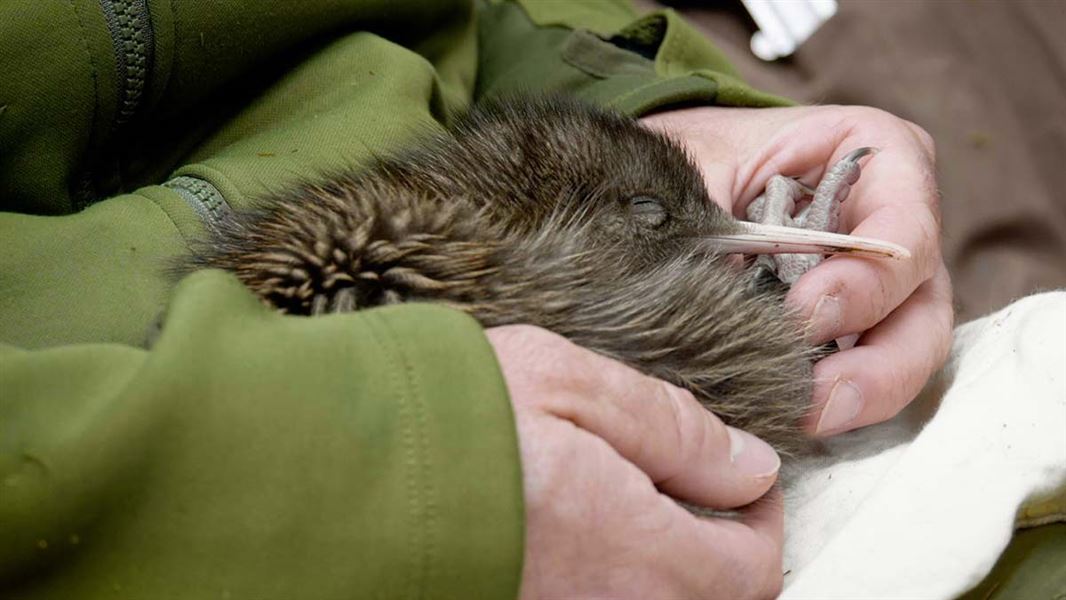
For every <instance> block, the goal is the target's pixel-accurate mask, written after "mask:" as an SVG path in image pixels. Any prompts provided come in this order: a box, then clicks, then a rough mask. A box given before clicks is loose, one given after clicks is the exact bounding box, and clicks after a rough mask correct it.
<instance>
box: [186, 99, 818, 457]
mask: <svg viewBox="0 0 1066 600" xmlns="http://www.w3.org/2000/svg"><path fill="white" fill-rule="evenodd" d="M736 231H739V224H738V222H737V221H735V220H734V219H733V218H732V217H731V216H730V215H728V214H726V213H725V212H724V211H723V210H721V209H720V208H719V207H718V206H717V205H716V204H715V203H714V202H713V201H712V200H711V198H710V197H709V196H708V194H707V191H706V188H705V186H704V182H703V180H702V178H701V176H700V174H699V172H698V171H697V169H696V167H695V166H694V165H693V163H692V161H691V160H690V159H689V157H688V156H687V155H686V153H685V152H684V150H683V149H682V148H681V147H680V146H679V145H677V144H676V143H675V142H672V141H671V140H669V139H667V138H666V137H664V136H662V135H660V134H657V133H653V132H651V131H648V130H646V129H644V128H642V127H640V126H639V125H638V124H637V123H636V122H635V121H634V120H632V119H630V118H627V117H624V116H621V115H617V114H613V113H609V112H605V111H603V110H600V109H595V108H592V107H590V106H587V105H584V104H581V103H578V102H576V101H574V100H568V99H564V98H541V99H520V98H512V99H507V100H502V101H498V102H495V103H492V104H486V105H483V106H480V107H476V108H475V109H473V110H472V111H471V112H470V113H469V114H468V115H467V116H465V117H463V118H461V119H459V120H458V122H457V123H455V124H454V125H453V126H452V127H450V128H449V129H448V130H447V131H445V132H444V133H440V134H436V135H434V136H431V137H429V138H428V139H424V140H423V141H422V143H421V144H420V145H419V146H418V147H417V148H415V149H412V150H410V151H408V152H405V153H401V154H398V155H396V156H394V157H390V158H385V159H379V160H377V161H376V162H374V163H372V164H370V165H369V166H367V167H365V168H363V169H361V170H354V171H351V172H348V173H342V174H338V175H336V176H334V177H330V178H327V180H325V181H322V182H318V183H307V184H304V185H300V186H296V187H293V188H292V189H289V190H287V191H285V192H284V193H281V194H279V195H276V196H274V197H272V198H267V199H266V200H265V201H264V202H262V203H261V205H260V207H259V208H257V209H254V210H248V211H238V212H234V213H231V214H229V215H228V216H227V218H226V219H225V220H224V221H223V222H222V223H221V224H220V225H219V227H218V228H217V229H216V230H215V231H214V232H213V233H212V234H211V236H210V238H209V239H207V240H205V241H204V243H202V244H200V245H199V246H198V247H197V249H196V251H195V253H194V255H193V256H192V257H191V258H189V259H188V260H187V261H186V262H185V263H184V264H183V266H182V270H184V271H188V270H192V269H197V268H221V269H224V270H227V271H230V272H232V273H234V274H236V276H237V277H238V278H239V279H240V280H241V281H242V282H243V283H244V285H246V286H247V287H248V288H249V289H251V290H252V291H253V292H254V293H255V294H257V295H258V296H259V298H261V299H262V301H263V302H264V303H266V304H267V305H269V306H271V307H274V308H276V309H277V310H279V311H282V312H285V313H289V314H298V315H317V314H323V313H329V312H344V311H351V310H359V309H364V308H369V307H373V306H379V305H385V304H393V303H399V302H440V303H444V304H447V305H449V306H452V307H455V308H457V309H459V310H462V311H465V312H467V313H468V314H470V315H471V316H473V317H474V318H475V319H477V320H478V321H479V322H480V323H481V324H482V325H484V326H485V327H492V326H497V325H505V324H516V323H524V324H531V325H537V326H540V327H543V328H545V329H548V330H551V331H554V332H556V333H558V334H560V335H563V336H565V337H567V338H568V339H570V340H571V341H573V342H575V343H577V344H578V345H581V346H583V347H585V348H588V349H591V350H594V351H596V352H599V353H601V354H603V355H606V356H608V357H611V358H614V359H617V360H619V361H621V362H623V363H625V364H628V365H630V366H632V367H634V368H636V369H638V370H640V371H642V372H644V373H646V374H648V375H652V376H654V377H658V378H660V379H664V380H666V381H669V382H671V383H674V384H676V385H678V386H681V387H684V388H687V389H688V390H690V391H692V392H693V394H694V395H695V396H696V398H698V399H699V400H700V402H701V403H703V404H704V405H705V406H706V407H707V408H708V409H709V410H711V411H713V412H714V413H715V414H717V415H718V416H720V417H721V418H722V419H723V420H724V421H726V422H727V423H729V424H731V425H733V426H736V427H740V428H742V429H745V430H747V431H749V432H751V433H753V434H755V435H757V436H759V437H761V438H763V439H765V440H767V441H768V442H769V443H771V444H772V445H773V446H774V447H775V448H776V449H777V450H778V451H780V452H782V453H784V454H786V455H788V454H794V453H796V452H797V451H800V450H801V449H803V448H805V447H806V442H805V438H804V436H803V435H802V433H801V429H800V421H801V419H802V417H803V415H804V413H805V412H806V410H807V406H808V403H809V400H810V396H811V387H812V378H811V377H812V359H813V357H814V350H813V349H811V348H810V347H809V346H808V345H807V344H805V343H804V342H803V336H802V329H801V326H800V323H799V321H798V320H797V319H796V318H794V316H793V315H792V314H790V313H789V311H788V310H787V309H786V308H785V307H784V303H783V298H784V296H783V292H784V289H783V287H777V286H764V285H757V282H756V281H755V277H756V275H755V273H754V270H752V269H748V270H744V269H741V268H738V267H737V266H735V264H734V263H731V262H729V261H727V260H726V259H725V256H724V255H722V254H720V253H718V252H717V251H716V250H715V249H714V247H713V246H711V245H709V244H708V243H707V237H708V236H709V235H720V234H728V233H733V232H736Z"/></svg>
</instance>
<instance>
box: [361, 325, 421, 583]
mask: <svg viewBox="0 0 1066 600" xmlns="http://www.w3.org/2000/svg"><path fill="white" fill-rule="evenodd" d="M366 316H367V319H366V322H367V324H368V325H369V326H370V327H369V328H368V329H369V330H370V335H371V337H372V338H373V339H374V342H375V343H376V344H377V346H378V347H379V348H381V349H382V350H383V351H384V352H385V354H386V355H387V356H388V359H389V363H390V365H393V366H395V365H400V366H401V367H403V368H404V372H405V373H404V374H406V371H407V370H408V365H407V361H406V360H404V358H403V354H402V352H401V351H400V349H399V348H398V345H397V344H396V342H394V341H393V340H392V338H391V337H390V336H388V335H382V334H381V333H380V332H379V331H378V328H379V327H380V328H384V329H388V326H387V325H386V324H385V322H384V319H382V318H381V317H378V316H377V315H374V314H373V313H368V314H367V315H366ZM401 379H402V377H401V374H400V373H398V372H397V370H396V369H395V368H390V369H389V380H390V384H391V385H390V386H389V387H390V389H391V390H393V394H394V396H395V400H396V402H397V404H398V405H399V413H398V414H399V416H400V422H401V428H402V429H401V432H400V441H401V443H402V445H403V453H404V468H405V470H406V473H405V477H404V480H405V481H404V482H405V486H406V488H407V521H408V525H407V526H408V531H407V538H408V539H407V543H408V552H407V556H408V561H407V562H408V564H409V565H410V567H409V569H408V570H407V572H408V573H409V574H411V577H408V578H407V579H406V581H407V584H408V589H407V590H406V592H405V594H404V597H407V598H415V597H421V596H423V595H424V594H423V592H424V589H425V585H424V581H423V580H422V575H423V573H424V570H425V569H424V566H423V565H424V564H425V563H426V550H425V544H424V540H423V539H422V532H423V528H422V526H421V525H422V523H421V522H420V521H421V517H422V515H423V514H424V513H425V510H424V508H423V498H422V490H421V489H420V488H419V485H418V477H419V475H421V474H422V469H421V468H420V467H421V462H422V461H420V460H419V456H418V454H419V444H418V441H417V440H416V439H415V437H416V435H417V432H416V428H417V425H416V423H415V421H416V419H415V418H414V416H413V415H412V412H413V407H412V404H413V403H412V401H411V394H410V391H411V390H410V387H411V386H410V379H409V378H408V380H407V381H406V382H405V381H401Z"/></svg>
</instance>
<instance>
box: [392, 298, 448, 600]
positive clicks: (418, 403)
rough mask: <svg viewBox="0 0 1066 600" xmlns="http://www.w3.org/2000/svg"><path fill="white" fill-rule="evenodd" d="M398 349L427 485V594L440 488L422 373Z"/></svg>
mask: <svg viewBox="0 0 1066 600" xmlns="http://www.w3.org/2000/svg"><path fill="white" fill-rule="evenodd" d="M379 321H380V322H381V324H382V325H383V326H384V328H385V329H387V330H388V331H389V333H390V334H391V336H390V340H396V339H397V338H396V332H395V330H393V329H392V327H391V326H390V325H389V322H388V321H387V320H385V319H380V318H379ZM392 343H393V344H394V345H395V347H396V348H397V350H398V355H399V358H400V363H401V364H402V365H403V370H404V375H406V382H407V390H408V391H409V392H410V395H409V399H410V400H411V408H412V409H413V412H414V429H415V434H414V435H415V438H416V439H415V443H416V444H417V455H418V458H419V459H420V460H419V464H418V475H419V478H421V480H422V482H423V484H422V489H421V490H420V491H421V496H420V497H421V499H422V501H423V505H422V510H423V514H422V527H421V531H422V533H423V538H422V546H421V548H422V550H423V552H422V556H421V561H420V565H419V566H420V567H421V569H420V570H419V571H417V576H416V581H419V582H420V585H419V595H420V596H421V595H424V592H425V590H426V584H427V583H428V582H430V581H432V580H433V575H434V573H433V571H434V569H435V567H436V560H435V559H436V556H437V537H438V536H437V529H438V526H437V516H438V514H437V509H438V504H439V503H438V498H437V490H436V487H435V486H434V485H433V479H432V477H433V465H432V459H431V456H430V452H429V436H428V434H427V425H426V406H425V404H426V399H425V397H424V396H423V395H422V390H421V386H420V385H419V381H418V374H417V372H416V371H415V369H414V367H413V366H412V364H411V361H410V360H409V359H408V356H407V354H406V353H405V352H404V351H403V345H402V344H401V343H399V342H396V341H394V342H392Z"/></svg>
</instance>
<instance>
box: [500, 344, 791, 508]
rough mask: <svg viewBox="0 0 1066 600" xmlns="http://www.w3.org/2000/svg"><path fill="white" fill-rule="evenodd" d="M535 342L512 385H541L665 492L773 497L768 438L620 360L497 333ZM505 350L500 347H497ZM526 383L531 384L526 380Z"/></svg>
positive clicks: (550, 402) (555, 405)
mask: <svg viewBox="0 0 1066 600" xmlns="http://www.w3.org/2000/svg"><path fill="white" fill-rule="evenodd" d="M515 331H518V332H519V333H520V334H524V335H527V336H532V337H533V338H536V339H518V340H512V341H511V342H510V343H512V344H515V345H516V346H517V347H521V348H523V349H529V350H525V352H526V356H527V358H528V361H527V362H525V363H524V365H523V367H522V368H521V369H514V370H509V369H511V367H509V366H508V365H506V364H505V365H502V366H503V367H504V375H505V377H506V379H507V382H508V387H509V388H512V397H514V396H515V394H514V389H515V388H514V387H513V386H521V385H528V382H530V381H532V380H536V384H535V385H536V388H537V389H538V390H547V392H544V391H539V392H538V393H537V394H535V397H536V403H537V408H538V409H539V410H543V411H545V412H547V413H549V414H552V415H555V416H557V417H559V418H563V419H567V420H569V421H571V422H573V423H574V424H575V425H577V426H578V427H580V428H582V429H584V430H586V431H589V432H590V433H592V434H594V435H596V436H598V437H600V438H602V439H603V440H604V441H606V442H607V443H608V444H609V445H610V446H611V447H613V448H614V449H615V450H616V451H617V452H618V453H619V454H621V455H622V456H623V457H625V458H626V459H627V460H628V461H629V462H631V463H633V464H634V465H636V466H637V467H638V468H640V469H641V470H642V471H643V472H645V473H646V474H647V475H648V477H649V478H651V480H652V481H653V482H655V484H656V485H657V486H658V487H659V489H661V490H663V491H664V492H666V493H668V494H670V495H672V496H674V497H677V498H680V499H683V500H686V501H689V502H693V503H696V504H700V505H702V506H707V507H711V508H719V509H725V508H733V507H737V506H743V505H746V504H749V503H751V502H752V501H754V500H755V499H756V498H758V497H760V496H762V495H763V494H765V493H766V491H767V490H768V489H770V486H771V485H773V482H774V481H775V480H776V478H777V470H778V468H779V467H780V465H781V461H780V458H779V457H778V456H777V453H776V452H774V450H773V449H772V448H771V447H770V446H769V445H768V444H767V443H766V442H764V441H762V440H760V439H758V438H756V437H755V436H753V435H751V434H748V433H746V432H743V431H740V430H737V429H733V428H730V427H727V426H726V425H725V424H724V423H722V421H721V420H720V419H718V417H716V416H714V415H713V414H712V413H710V412H709V411H707V410H706V409H705V408H703V406H701V405H700V404H699V402H697V401H696V399H695V398H694V397H693V395H692V394H691V393H690V392H688V391H686V390H682V389H681V388H678V387H676V386H673V385H670V384H668V383H666V382H663V381H660V380H658V379H654V378H652V377H648V376H646V375H643V374H642V373H640V372H638V371H636V370H634V369H631V368H629V367H628V366H626V365H623V364H622V363H620V362H617V361H614V360H611V359H609V358H606V357H604V356H600V355H599V354H596V353H595V352H592V351H590V350H586V349H584V348H581V347H578V346H577V345H575V344H573V343H571V342H569V341H567V340H566V339H564V338H562V337H561V336H557V335H555V334H552V333H549V332H547V331H544V330H540V329H537V328H532V327H525V328H522V327H519V328H514V327H511V328H507V327H504V328H497V329H494V330H490V331H489V332H488V334H489V336H490V340H492V341H493V343H494V344H498V343H499V341H500V338H501V336H506V335H508V334H509V333H513V332H515ZM497 351H499V348H497ZM523 382H526V383H523Z"/></svg>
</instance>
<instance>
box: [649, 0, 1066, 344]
mask: <svg viewBox="0 0 1066 600" xmlns="http://www.w3.org/2000/svg"><path fill="white" fill-rule="evenodd" d="M783 1H786V2H787V1H789V0H783ZM637 4H638V6H639V7H640V8H642V9H645V10H654V9H657V8H662V7H663V6H669V7H671V8H674V9H676V10H677V11H679V12H680V13H682V14H684V15H685V16H686V17H687V18H688V19H689V21H690V22H691V23H693V24H694V25H696V26H697V27H698V28H700V29H701V30H702V31H703V32H704V33H706V34H707V36H708V37H709V38H710V39H711V40H713V41H714V42H715V44H717V45H718V46H719V48H721V49H722V51H723V52H725V53H726V55H727V56H728V57H729V58H730V60H731V61H732V62H733V65H734V66H735V67H736V68H737V69H738V70H739V71H740V73H741V75H743V77H744V79H745V80H746V81H748V83H750V84H752V85H753V86H755V87H756V88H758V89H761V90H764V91H768V92H772V93H775V94H779V95H781V96H785V97H788V98H792V99H793V100H796V101H798V102H801V103H804V104H865V105H870V106H876V107H878V108H882V109H885V110H887V111H889V112H892V113H894V114H896V115H899V116H901V117H903V118H905V119H908V120H910V121H913V122H915V123H917V124H919V125H921V126H922V127H924V128H925V129H926V130H927V131H928V132H929V133H930V134H932V136H933V137H934V138H935V139H936V143H937V164H938V174H939V183H940V189H941V193H942V198H943V200H942V210H943V217H944V255H945V260H946V262H947V265H948V268H949V269H950V271H951V275H952V279H953V281H954V285H955V298H956V304H957V309H958V317H957V319H958V322H959V323H961V322H964V321H967V320H970V319H972V318H975V317H978V316H980V315H982V314H985V313H987V312H990V311H992V310H994V309H997V308H1001V307H1002V306H1004V305H1005V304H1007V303H1009V302H1010V301H1012V300H1014V299H1016V298H1018V297H1020V296H1024V295H1026V294H1030V293H1033V292H1036V291H1039V290H1044V289H1050V288H1060V287H1066V33H1064V32H1066V0H1002V1H995V0H934V1H919V0H850V1H849V0H841V1H840V4H839V7H838V9H837V13H836V14H835V15H834V16H833V17H832V18H830V19H829V20H828V21H827V22H825V23H824V24H823V25H822V26H821V27H820V28H818V29H817V30H816V31H815V32H814V34H813V35H812V36H811V37H810V38H809V39H807V40H806V42H804V43H802V44H801V45H800V46H799V48H798V49H797V50H796V51H795V53H794V54H792V55H791V56H789V57H786V58H783V59H778V60H777V61H774V62H764V61H763V60H761V59H759V58H756V57H755V55H754V54H753V53H752V51H751V37H752V35H753V34H754V33H755V32H756V30H757V27H756V25H755V22H754V21H753V20H752V19H751V17H750V16H749V15H748V12H747V11H746V10H745V9H744V7H743V5H742V4H741V2H740V1H739V0H715V1H702V2H701V1H698V0H689V1H681V0H673V1H671V0H663V1H662V2H656V1H654V0H640V1H638V2H637Z"/></svg>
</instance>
